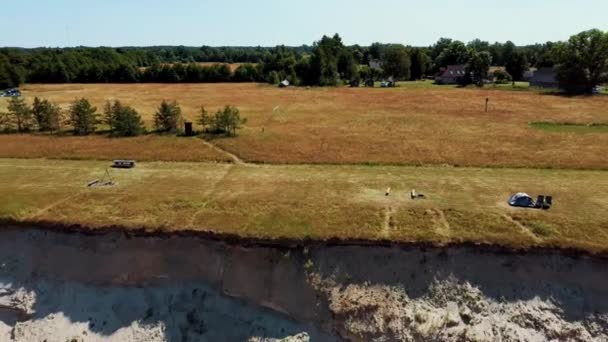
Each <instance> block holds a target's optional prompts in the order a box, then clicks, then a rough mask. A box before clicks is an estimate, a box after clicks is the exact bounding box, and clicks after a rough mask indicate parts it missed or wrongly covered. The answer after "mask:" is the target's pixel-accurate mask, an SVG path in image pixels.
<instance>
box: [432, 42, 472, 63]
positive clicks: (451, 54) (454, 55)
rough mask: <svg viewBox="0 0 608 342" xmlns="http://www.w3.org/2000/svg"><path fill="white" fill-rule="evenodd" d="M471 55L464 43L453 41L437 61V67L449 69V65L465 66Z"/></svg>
mask: <svg viewBox="0 0 608 342" xmlns="http://www.w3.org/2000/svg"><path fill="white" fill-rule="evenodd" d="M469 57H470V54H469V50H468V49H467V47H466V46H465V45H464V43H463V42H460V41H457V40H456V41H453V42H451V43H450V44H449V45H448V46H447V47H446V48H444V49H443V50H442V51H441V53H440V54H439V55H438V56H437V58H436V59H435V65H436V66H438V67H447V66H448V65H460V64H465V63H467V61H468V60H469Z"/></svg>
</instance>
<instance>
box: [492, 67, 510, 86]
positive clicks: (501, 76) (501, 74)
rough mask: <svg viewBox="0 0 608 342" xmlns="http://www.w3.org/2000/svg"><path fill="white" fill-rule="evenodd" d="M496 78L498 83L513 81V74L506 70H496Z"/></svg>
mask: <svg viewBox="0 0 608 342" xmlns="http://www.w3.org/2000/svg"><path fill="white" fill-rule="evenodd" d="M494 78H495V79H496V84H506V83H509V82H511V81H512V77H511V75H509V73H508V72H506V71H504V70H496V71H494Z"/></svg>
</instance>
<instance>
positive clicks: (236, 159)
mask: <svg viewBox="0 0 608 342" xmlns="http://www.w3.org/2000/svg"><path fill="white" fill-rule="evenodd" d="M201 141H202V142H203V144H205V145H207V146H209V147H210V148H212V149H214V150H216V151H218V152H220V153H222V154H225V155H227V156H228V158H230V159H232V162H233V163H234V164H236V165H248V166H251V165H253V164H250V163H247V162H245V161H244V160H243V159H241V158H239V157H238V156H237V155H236V154H234V153H231V152H228V151H226V150H224V149H223V148H220V147H218V146H216V145H215V144H212V143H210V142H209V141H207V140H204V139H201Z"/></svg>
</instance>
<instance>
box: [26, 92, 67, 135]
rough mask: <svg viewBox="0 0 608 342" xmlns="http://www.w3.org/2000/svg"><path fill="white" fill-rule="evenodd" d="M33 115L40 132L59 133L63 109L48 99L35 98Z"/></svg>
mask: <svg viewBox="0 0 608 342" xmlns="http://www.w3.org/2000/svg"><path fill="white" fill-rule="evenodd" d="M32 114H33V116H34V119H35V120H36V123H37V124H38V130H40V131H41V132H49V131H50V132H53V131H58V130H59V128H60V125H61V107H59V106H58V105H56V104H53V103H51V102H49V101H48V100H47V99H39V98H38V97H35V98H34V103H33V104H32Z"/></svg>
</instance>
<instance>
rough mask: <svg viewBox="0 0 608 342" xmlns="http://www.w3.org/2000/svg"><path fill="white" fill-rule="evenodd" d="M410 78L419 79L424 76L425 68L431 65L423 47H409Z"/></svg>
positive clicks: (427, 68)
mask: <svg viewBox="0 0 608 342" xmlns="http://www.w3.org/2000/svg"><path fill="white" fill-rule="evenodd" d="M410 59H411V67H410V79H411V80H420V79H422V78H423V77H424V75H425V74H426V72H427V70H429V69H430V67H431V58H430V57H429V55H428V54H427V53H426V51H425V49H421V48H410Z"/></svg>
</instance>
